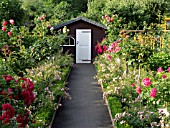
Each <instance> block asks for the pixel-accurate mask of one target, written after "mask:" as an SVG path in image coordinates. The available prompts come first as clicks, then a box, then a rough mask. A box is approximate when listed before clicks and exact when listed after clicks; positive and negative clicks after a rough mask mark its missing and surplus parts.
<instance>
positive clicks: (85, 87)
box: [51, 64, 112, 128]
mask: <svg viewBox="0 0 170 128" xmlns="http://www.w3.org/2000/svg"><path fill="white" fill-rule="evenodd" d="M95 74H96V71H95V67H94V65H92V64H75V65H74V67H73V70H72V71H71V74H70V77H69V79H68V85H67V86H68V87H69V88H70V90H69V93H70V95H71V97H72V99H71V100H62V102H61V103H62V107H59V109H58V110H57V112H56V115H55V118H54V121H53V124H52V127H51V128H112V123H111V120H110V116H109V112H108V110H107V107H106V105H105V103H104V100H103V98H102V91H101V87H100V85H98V84H97V80H95V79H94V76H95Z"/></svg>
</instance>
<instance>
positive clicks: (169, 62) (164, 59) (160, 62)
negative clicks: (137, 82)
mask: <svg viewBox="0 0 170 128" xmlns="http://www.w3.org/2000/svg"><path fill="white" fill-rule="evenodd" d="M147 63H148V65H149V67H150V69H151V70H153V71H156V70H157V67H162V68H163V69H164V70H166V69H167V68H168V67H169V66H170V54H169V53H167V52H165V51H160V52H157V53H154V54H153V55H152V56H150V57H149V58H148V61H147Z"/></svg>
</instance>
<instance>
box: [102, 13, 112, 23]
mask: <svg viewBox="0 0 170 128" xmlns="http://www.w3.org/2000/svg"><path fill="white" fill-rule="evenodd" d="M102 19H103V20H104V19H106V20H107V22H113V21H114V19H113V18H111V17H110V16H109V15H107V14H106V15H105V16H102Z"/></svg>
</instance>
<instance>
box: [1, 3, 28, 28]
mask: <svg viewBox="0 0 170 128" xmlns="http://www.w3.org/2000/svg"><path fill="white" fill-rule="evenodd" d="M21 6H22V3H21V1H20V0H1V2H0V16H1V17H0V22H1V21H2V20H3V19H14V20H15V21H16V24H18V25H19V24H22V23H24V20H25V18H26V14H25V12H24V9H23V8H22V7H21Z"/></svg>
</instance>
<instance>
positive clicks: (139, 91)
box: [136, 86, 142, 94]
mask: <svg viewBox="0 0 170 128" xmlns="http://www.w3.org/2000/svg"><path fill="white" fill-rule="evenodd" d="M136 92H137V93H138V94H140V93H141V92H142V89H141V87H140V86H137V87H136Z"/></svg>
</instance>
